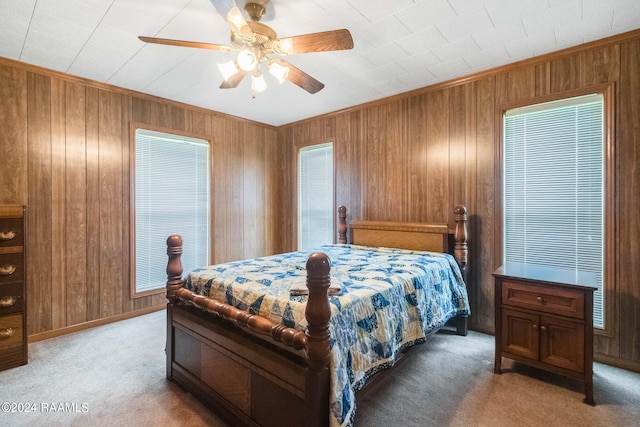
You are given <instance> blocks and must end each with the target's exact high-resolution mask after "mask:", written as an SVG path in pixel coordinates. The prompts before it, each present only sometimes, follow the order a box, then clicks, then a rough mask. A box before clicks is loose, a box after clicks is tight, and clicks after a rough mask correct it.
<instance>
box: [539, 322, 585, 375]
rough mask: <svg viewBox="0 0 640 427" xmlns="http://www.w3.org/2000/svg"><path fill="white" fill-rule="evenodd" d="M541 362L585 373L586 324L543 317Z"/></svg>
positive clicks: (541, 323)
mask: <svg viewBox="0 0 640 427" xmlns="http://www.w3.org/2000/svg"><path fill="white" fill-rule="evenodd" d="M540 361H541V362H544V363H546V364H549V365H553V366H558V367H560V368H564V369H570V370H572V371H575V372H578V373H583V372H584V324H582V323H578V322H572V321H568V320H565V319H559V318H555V317H545V316H541V318H540Z"/></svg>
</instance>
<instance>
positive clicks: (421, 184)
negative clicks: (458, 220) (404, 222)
mask: <svg viewBox="0 0 640 427" xmlns="http://www.w3.org/2000/svg"><path fill="white" fill-rule="evenodd" d="M407 110H408V111H407V123H409V124H410V125H409V126H407V129H406V135H407V140H408V144H409V152H408V156H409V157H408V162H407V168H408V174H409V200H410V201H411V206H412V207H413V212H412V220H414V221H426V220H427V195H428V194H429V193H428V190H427V187H428V183H427V143H426V141H427V112H428V111H429V105H428V103H427V102H426V96H425V95H423V96H419V97H416V98H411V99H409V100H408V109H407Z"/></svg>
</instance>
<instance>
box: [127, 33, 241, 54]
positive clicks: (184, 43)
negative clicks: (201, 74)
mask: <svg viewBox="0 0 640 427" xmlns="http://www.w3.org/2000/svg"><path fill="white" fill-rule="evenodd" d="M138 38H139V39H140V40H142V41H143V42H146V43H155V44H165V45H170V46H181V47H194V48H198V49H212V50H222V51H224V52H231V51H233V50H235V49H234V48H233V47H231V46H227V45H224V44H214V43H201V42H189V41H184V40H173V39H159V38H157V37H145V36H139V37H138Z"/></svg>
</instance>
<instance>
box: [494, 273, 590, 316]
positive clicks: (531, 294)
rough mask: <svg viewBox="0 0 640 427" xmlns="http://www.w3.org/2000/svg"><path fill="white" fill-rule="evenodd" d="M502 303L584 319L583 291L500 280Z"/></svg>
mask: <svg viewBox="0 0 640 427" xmlns="http://www.w3.org/2000/svg"><path fill="white" fill-rule="evenodd" d="M502 304H503V305H508V306H511V307H520V308H528V309H532V310H536V311H539V312H545V313H551V314H558V315H561V316H568V317H573V318H576V319H584V292H581V291H580V290H573V289H565V288H558V287H554V288H550V287H549V288H548V287H545V286H538V285H531V284H527V283H517V282H511V281H506V280H505V281H503V282H502Z"/></svg>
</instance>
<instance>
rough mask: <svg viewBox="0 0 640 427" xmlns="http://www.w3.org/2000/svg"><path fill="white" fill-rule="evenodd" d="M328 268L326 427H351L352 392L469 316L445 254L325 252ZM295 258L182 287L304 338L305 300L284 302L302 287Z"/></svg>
mask: <svg viewBox="0 0 640 427" xmlns="http://www.w3.org/2000/svg"><path fill="white" fill-rule="evenodd" d="M319 251H321V252H324V253H326V254H327V255H328V256H329V259H330V260H331V282H332V286H341V287H342V293H341V295H338V296H332V297H330V298H329V300H330V303H331V311H332V313H331V321H330V333H331V357H332V359H331V364H330V369H331V393H332V395H331V397H330V404H331V411H330V414H331V425H339V426H350V425H352V424H353V419H354V416H355V392H356V391H357V390H358V389H360V388H361V387H362V386H363V385H364V383H365V382H366V381H367V379H368V378H369V377H370V376H371V375H373V374H374V373H375V372H376V371H379V370H380V369H383V368H386V367H388V366H390V365H391V364H393V361H394V359H395V356H396V355H397V353H398V352H399V351H401V350H402V349H403V348H405V347H408V346H411V345H413V344H416V343H419V342H422V341H424V339H425V337H426V336H427V335H428V334H429V333H430V332H432V331H434V330H435V329H437V328H439V327H441V326H443V325H444V324H445V322H446V321H447V320H448V319H450V318H451V317H453V316H456V315H458V314H464V315H468V314H470V310H469V303H468V299H467V292H466V287H465V285H464V282H463V281H462V277H461V274H460V270H459V268H458V265H457V264H456V262H455V260H454V259H453V257H451V256H450V255H446V254H439V253H431V252H418V251H407V250H400V249H388V248H370V247H363V246H356V245H332V246H323V247H322V248H319ZM312 252H314V251H300V252H292V253H286V254H280V255H274V256H269V257H262V258H255V259H251V260H245V261H238V262H229V263H225V264H218V265H214V266H210V267H206V268H201V269H197V270H194V271H193V272H191V273H190V274H189V275H188V276H187V278H186V279H187V280H186V284H185V287H187V288H189V289H190V290H192V291H195V292H197V293H198V294H201V295H206V296H209V297H210V298H214V299H216V300H218V301H222V302H225V303H227V304H230V305H233V306H235V307H238V308H240V309H244V310H249V311H251V312H252V313H256V314H259V315H261V316H264V317H267V318H269V319H271V320H272V321H274V322H279V323H283V324H284V325H286V326H289V327H294V328H298V329H300V330H304V329H305V327H306V320H305V317H304V309H305V303H306V299H307V297H306V296H293V295H290V292H289V290H290V288H291V286H292V284H294V283H299V282H300V281H301V280H304V279H303V277H305V275H306V271H305V265H306V262H307V258H308V256H309V254H311V253H312Z"/></svg>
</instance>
